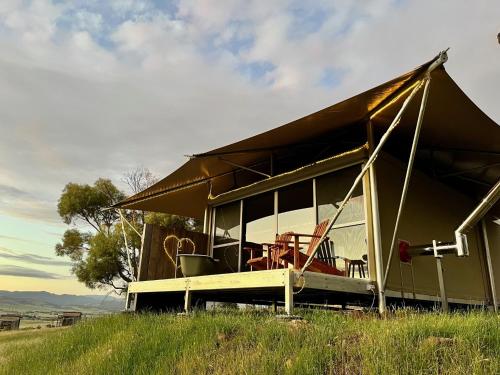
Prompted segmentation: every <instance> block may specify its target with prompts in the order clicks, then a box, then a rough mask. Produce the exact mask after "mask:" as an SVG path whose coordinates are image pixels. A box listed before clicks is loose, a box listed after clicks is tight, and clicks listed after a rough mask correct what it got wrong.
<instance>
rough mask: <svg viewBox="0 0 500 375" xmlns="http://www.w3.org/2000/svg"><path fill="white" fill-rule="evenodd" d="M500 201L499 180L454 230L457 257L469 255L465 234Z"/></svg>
mask: <svg viewBox="0 0 500 375" xmlns="http://www.w3.org/2000/svg"><path fill="white" fill-rule="evenodd" d="M499 199H500V179H499V180H498V181H497V183H496V184H495V185H494V186H493V187H492V188H491V190H490V191H489V192H488V194H486V196H485V197H484V198H483V200H482V201H481V203H480V204H479V205H478V206H477V207H476V208H475V209H474V211H472V212H471V214H470V215H469V216H468V217H467V218H466V219H465V220H464V221H463V223H462V224H461V225H460V226H459V227H458V228H457V229H456V230H455V240H456V242H457V255H458V256H466V255H469V250H468V246H467V237H466V235H465V232H467V231H468V230H469V229H471V228H472V227H473V226H474V225H475V224H476V223H477V222H478V221H479V220H481V219H482V217H483V216H484V215H485V214H486V212H488V210H489V209H490V208H491V207H493V205H494V204H495V203H496V202H497V201H498V200H499Z"/></svg>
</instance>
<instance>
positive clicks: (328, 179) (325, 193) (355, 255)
mask: <svg viewBox="0 0 500 375" xmlns="http://www.w3.org/2000/svg"><path fill="white" fill-rule="evenodd" d="M359 172H360V167H359V166H353V167H350V168H346V169H343V170H340V171H336V172H333V173H330V174H328V175H325V176H321V177H318V178H317V179H316V203H317V210H318V221H320V222H321V221H322V220H325V219H327V218H331V217H333V215H334V214H335V213H336V212H337V210H338V208H339V206H340V204H341V202H342V200H343V199H344V198H345V195H346V194H347V192H348V190H349V189H350V188H351V186H352V183H353V182H354V179H355V178H356V176H357V175H358V174H359ZM328 236H329V237H330V240H331V241H332V242H333V246H334V251H335V255H338V256H342V257H345V258H348V259H361V258H362V256H363V255H365V254H367V243H366V229H365V208H364V198H363V188H362V186H361V184H360V185H358V187H357V189H356V190H355V191H354V194H353V195H352V198H351V199H350V200H349V201H348V202H347V205H346V207H345V208H344V210H343V211H342V213H341V214H340V216H339V217H338V219H337V220H336V222H335V224H334V225H333V227H332V229H331V230H330V232H329V233H328ZM338 266H339V268H341V269H342V268H343V264H342V262H339V263H338Z"/></svg>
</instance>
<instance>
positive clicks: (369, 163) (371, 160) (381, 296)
mask: <svg viewBox="0 0 500 375" xmlns="http://www.w3.org/2000/svg"><path fill="white" fill-rule="evenodd" d="M447 60H448V55H447V54H446V51H443V52H441V53H440V54H439V55H438V56H437V57H436V59H435V60H434V62H433V63H432V64H431V65H430V66H429V67H428V68H427V70H426V71H425V73H424V74H425V76H424V78H423V79H420V80H419V81H417V82H415V84H414V86H413V88H412V87H410V88H408V89H405V91H406V90H411V92H410V94H409V95H408V97H407V98H406V99H405V101H404V102H403V105H402V106H401V108H400V109H399V111H398V113H397V115H396V117H395V118H394V120H393V121H392V123H391V125H390V126H389V127H388V129H387V131H386V132H385V133H384V135H383V136H382V138H381V139H380V141H379V143H378V145H377V147H376V148H375V150H374V151H373V153H372V155H370V157H369V159H368V161H367V162H366V164H365V165H364V166H363V168H362V170H361V172H360V173H359V175H358V176H357V177H356V179H355V180H354V183H353V185H352V186H351V189H350V190H349V191H348V192H347V194H346V196H345V198H344V200H343V201H342V203H341V204H340V205H339V208H338V209H337V211H336V213H335V214H334V216H333V218H332V219H331V220H330V222H329V224H328V227H327V229H326V230H325V233H323V235H322V236H321V238H320V239H319V241H318V243H317V245H316V247H315V248H314V250H313V251H312V252H311V254H310V255H309V258H308V259H307V261H306V262H305V264H304V266H303V267H302V269H301V274H303V273H304V272H305V270H306V269H307V267H309V265H310V264H311V262H312V260H313V259H314V257H315V256H316V253H317V251H318V249H319V245H320V244H321V243H322V242H323V241H324V239H325V238H326V236H327V235H328V232H329V231H330V229H331V228H332V226H333V225H334V224H335V222H336V221H337V219H338V217H339V216H340V214H341V212H342V210H343V209H344V207H345V206H346V204H347V202H348V201H349V199H350V198H351V196H352V194H353V193H354V190H355V189H356V187H357V186H358V185H359V183H360V181H361V179H362V178H363V176H364V175H365V173H366V172H367V171H368V169H369V168H370V167H371V166H372V164H373V163H374V162H375V160H376V159H377V156H378V154H379V153H380V150H381V149H382V147H383V146H384V144H385V143H386V141H387V139H388V138H389V136H390V134H391V133H392V131H393V130H394V129H395V128H396V126H397V125H398V123H399V121H400V120H401V117H402V116H403V113H404V112H405V110H406V108H407V107H408V105H409V103H410V102H411V100H412V99H413V98H414V96H415V95H416V93H417V92H418V91H419V90H420V88H421V87H422V86H423V85H424V84H426V87H427V83H428V80H429V77H430V73H431V72H432V71H433V70H434V69H436V68H437V67H439V66H441V65H442V64H444V63H445V62H446V61H447ZM389 104H390V103H389ZM389 104H388V105H389ZM380 110H382V109H380ZM419 117H421V116H420V114H419ZM377 214H378V213H377ZM380 266H382V264H380ZM377 284H378V289H379V299H384V300H385V295H384V289H383V285H381V284H380V283H377ZM379 311H380V312H381V313H384V312H385V303H383V302H382V303H381V302H380V301H379Z"/></svg>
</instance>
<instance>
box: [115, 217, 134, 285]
mask: <svg viewBox="0 0 500 375" xmlns="http://www.w3.org/2000/svg"><path fill="white" fill-rule="evenodd" d="M118 212H119V213H120V222H121V224H122V232H123V239H124V241H125V252H126V253H127V262H128V267H129V270H130V278H131V279H132V281H135V276H134V275H135V272H134V267H132V261H131V259H130V251H129V248H128V242H127V234H126V233H125V225H124V224H123V220H124V218H123V213H122V210H118Z"/></svg>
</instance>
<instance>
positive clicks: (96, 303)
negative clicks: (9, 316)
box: [0, 290, 124, 312]
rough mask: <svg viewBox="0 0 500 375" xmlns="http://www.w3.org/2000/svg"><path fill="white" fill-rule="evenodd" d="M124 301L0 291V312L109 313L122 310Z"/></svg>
mask: <svg viewBox="0 0 500 375" xmlns="http://www.w3.org/2000/svg"><path fill="white" fill-rule="evenodd" d="M123 306H124V301H123V300H122V299H119V298H115V297H112V296H107V297H105V296H95V295H86V296H77V295H71V294H53V293H49V292H8V291H4V290H0V311H17V312H29V311H62V310H78V311H88V312H99V311H102V312H111V311H120V310H122V309H123Z"/></svg>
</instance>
